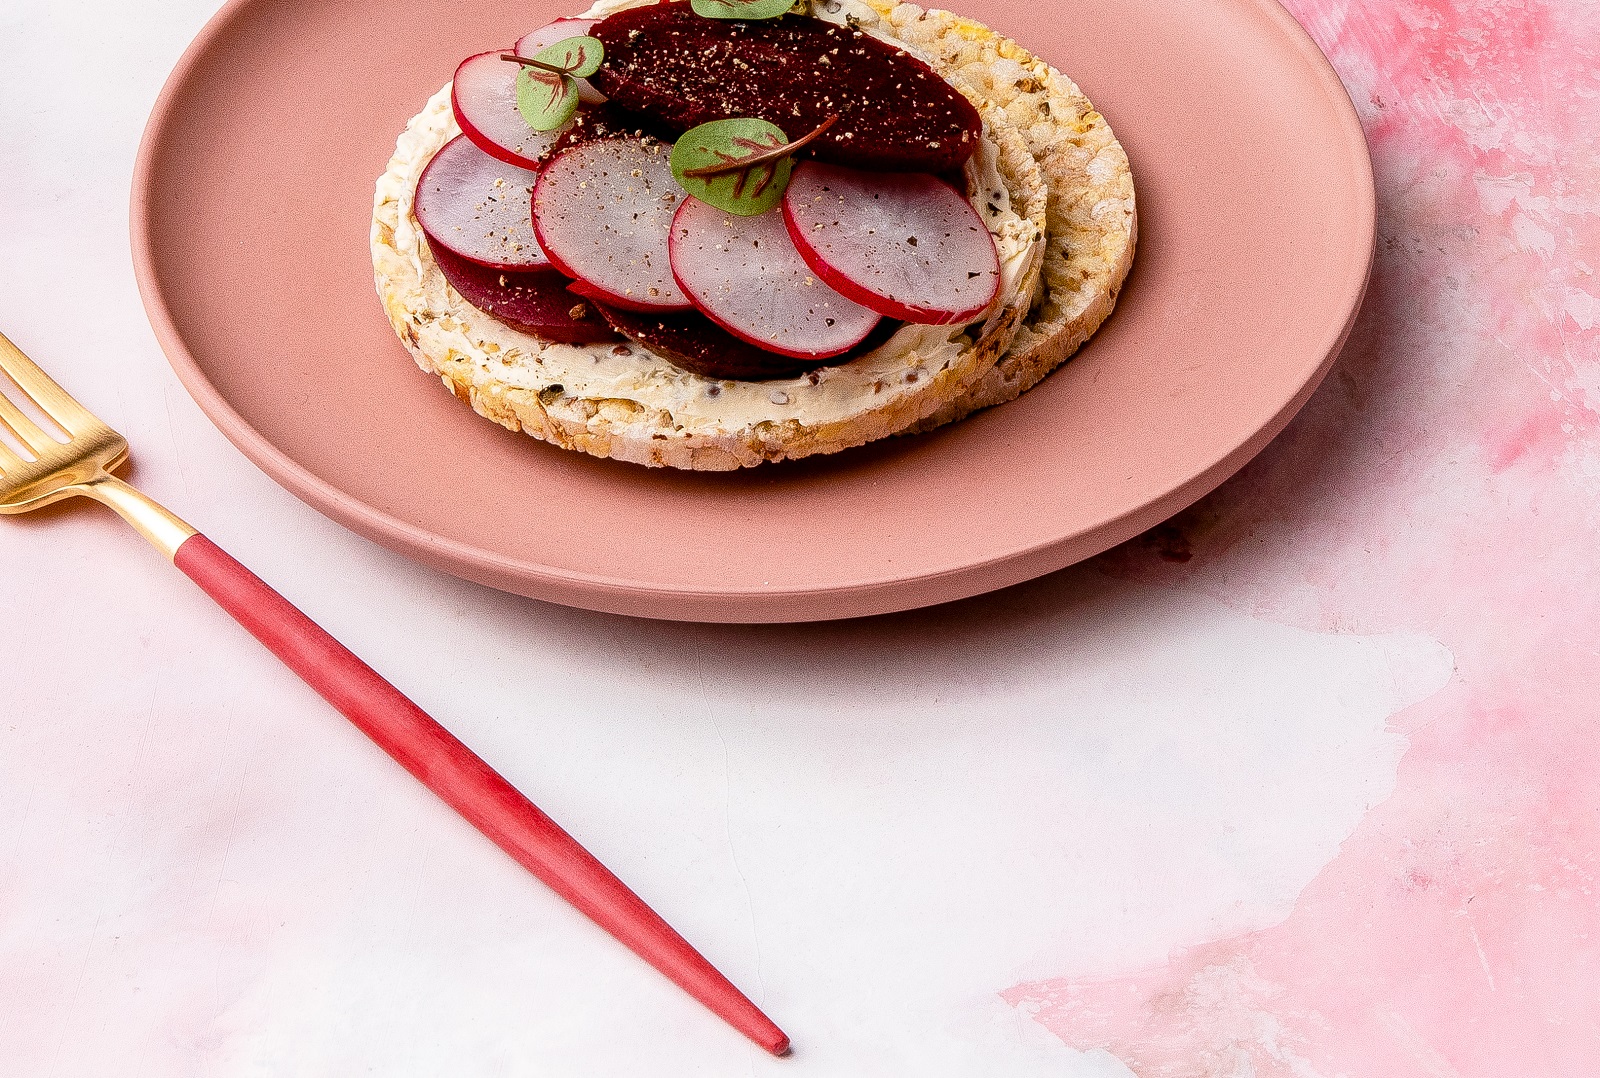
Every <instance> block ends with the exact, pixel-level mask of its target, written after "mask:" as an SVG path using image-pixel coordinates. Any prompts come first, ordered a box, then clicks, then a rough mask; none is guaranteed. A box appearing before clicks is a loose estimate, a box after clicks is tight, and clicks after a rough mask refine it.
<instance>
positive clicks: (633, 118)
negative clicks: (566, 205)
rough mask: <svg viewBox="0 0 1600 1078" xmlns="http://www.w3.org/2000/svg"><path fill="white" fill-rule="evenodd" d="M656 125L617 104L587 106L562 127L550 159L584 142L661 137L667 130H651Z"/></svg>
mask: <svg viewBox="0 0 1600 1078" xmlns="http://www.w3.org/2000/svg"><path fill="white" fill-rule="evenodd" d="M653 126H654V125H651V124H649V123H648V121H647V120H646V119H645V117H643V116H640V115H639V114H638V113H637V112H628V111H627V110H625V109H620V108H618V107H617V106H615V105H585V106H584V107H582V108H580V109H579V110H578V111H577V113H576V114H575V115H574V116H573V117H572V122H571V123H570V124H568V125H567V126H566V127H564V128H562V130H561V135H560V137H559V138H557V139H556V144H555V146H554V148H552V149H551V151H550V156H551V157H554V156H555V155H556V154H558V153H561V152H562V151H564V150H570V149H572V148H573V147H574V146H582V145H583V144H584V143H585V142H599V141H600V140H601V139H608V138H635V139H636V138H644V137H645V136H646V135H651V136H655V137H660V136H661V135H663V134H667V132H666V131H663V130H660V129H652V128H653ZM668 141H670V139H669V140H668Z"/></svg>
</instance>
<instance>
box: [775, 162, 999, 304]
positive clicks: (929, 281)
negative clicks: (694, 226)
mask: <svg viewBox="0 0 1600 1078" xmlns="http://www.w3.org/2000/svg"><path fill="white" fill-rule="evenodd" d="M783 218H784V222H785V223H786V224H787V225H788V226H789V235H790V237H791V238H793V240H794V243H795V246H796V247H798V248H799V250H800V254H801V256H802V257H804V259H805V261H806V264H807V265H809V266H810V267H811V268H812V269H813V270H814V271H816V274H817V276H818V277H821V278H822V279H823V280H824V281H827V282H828V283H829V284H830V285H832V286H833V287H834V288H837V289H838V290H839V291H840V292H841V293H843V294H844V295H846V296H848V297H850V298H851V299H853V300H855V301H856V302H857V303H861V304H865V305H866V306H868V307H871V308H872V309H873V310H875V311H877V312H878V313H879V314H883V315H887V316H888V317H890V318H898V319H901V320H902V321H906V322H920V323H922V324H924V325H936V326H937V325H946V324H950V323H955V322H967V321H971V320H972V319H974V318H976V317H977V316H978V315H980V314H982V313H983V312H984V310H985V308H987V307H988V306H989V304H990V303H992V302H994V297H995V293H996V292H998V291H999V288H1000V259H999V256H998V255H997V254H996V253H995V246H994V238H993V237H991V236H990V235H989V230H988V229H987V228H986V227H984V223H983V219H982V218H980V217H979V216H978V211H977V210H975V209H973V208H972V204H971V203H970V202H968V201H967V200H966V199H965V198H963V197H962V196H961V195H960V194H959V193H957V192H956V190H955V189H954V188H952V187H951V186H950V185H949V184H948V183H945V182H944V181H942V180H940V179H938V178H937V177H935V176H930V175H928V174H926V173H914V172H898V173H887V172H861V171H858V170H857V169H853V168H842V167H840V166H838V165H828V164H823V163H822V162H819V161H804V162H802V163H800V164H799V165H796V166H795V170H794V173H793V175H792V176H791V177H790V179H789V188H788V190H786V191H785V192H784V193H783Z"/></svg>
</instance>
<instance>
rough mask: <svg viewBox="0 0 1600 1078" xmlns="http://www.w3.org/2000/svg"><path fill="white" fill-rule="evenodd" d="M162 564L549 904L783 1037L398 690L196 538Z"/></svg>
mask: <svg viewBox="0 0 1600 1078" xmlns="http://www.w3.org/2000/svg"><path fill="white" fill-rule="evenodd" d="M173 562H174V564H176V565H177V566H178V568H180V569H182V570H183V571H184V572H185V573H186V574H188V576H189V578H190V579H191V580H193V581H194V582H195V583H196V584H199V585H200V587H201V588H203V589H205V592H206V594H208V595H210V596H211V597H212V598H213V599H215V600H216V601H217V604H218V605H219V606H221V607H222V608H223V609H224V610H226V611H227V612H228V613H229V614H232V615H233V617H234V619H235V620H236V621H238V622H239V624H240V625H243V626H244V627H245V628H246V629H248V630H250V632H251V633H252V634H253V635H254V636H255V637H256V639H257V640H260V641H261V642H262V643H263V644H265V645H266V646H267V647H268V649H270V650H271V651H272V653H273V654H274V655H276V656H277V657H278V658H280V659H282V660H283V661H284V663H285V664H286V665H287V666H288V667H289V669H291V670H293V671H294V672H295V673H297V674H299V675H300V676H301V677H302V678H304V679H305V682H306V684H308V685H310V686H311V687H312V688H313V689H315V690H317V692H319V693H320V694H322V697H323V699H325V700H327V701H328V702H329V703H330V704H332V705H333V706H334V707H336V708H338V710H339V712H340V714H342V715H344V717H345V718H347V719H349V720H350V721H351V722H353V723H355V725H356V727H357V728H358V729H359V730H360V731H361V732H362V733H364V734H366V735H367V736H368V737H370V738H371V739H372V740H373V741H375V742H377V744H378V746H379V747H380V748H382V749H383V751H384V752H387V753H388V754H389V755H390V756H392V757H394V758H395V760H396V761H398V762H399V764H400V766H402V767H404V768H405V769H406V770H407V771H409V772H411V773H412V774H413V775H415V776H416V777H417V779H418V780H419V781H421V782H422V784H423V785H424V786H426V787H427V788H428V789H430V790H432V791H433V792H434V793H436V794H438V795H439V797H440V798H441V799H443V800H444V802H445V804H447V805H449V806H450V807H451V808H453V809H455V810H456V811H457V812H458V813H460V814H461V815H462V816H464V817H466V818H467V820H468V821H470V822H471V823H472V825H473V826H474V827H476V828H477V829H478V830H479V831H482V832H483V833H484V834H485V835H488V836H489V837H490V838H491V839H493V840H494V841H495V843H496V845H498V846H499V847H500V848H501V849H503V850H505V851H506V852H507V853H509V854H510V855H511V856H512V857H514V858H516V859H517V860H518V861H519V862H521V863H522V865H523V866H524V867H526V868H527V869H528V871H530V872H532V873H533V874H534V875H535V876H537V877H539V878H540V879H541V880H543V881H544V882H545V883H546V884H548V885H549V886H550V888H551V889H552V890H554V891H555V892H556V893H557V894H558V895H560V896H561V897H562V898H564V899H566V900H567V901H568V902H570V903H572V905H573V906H575V907H577V909H578V910H579V911H581V912H582V913H583V914H584V915H585V916H587V917H588V918H590V919H591V920H593V921H594V922H595V923H596V924H598V925H600V927H602V928H604V929H605V930H606V931H607V932H609V933H611V934H612V935H613V936H615V937H616V938H617V939H618V940H620V941H622V943H624V944H626V945H627V946H628V947H629V948H630V949H631V950H633V951H634V952H635V953H636V954H638V955H639V956H640V957H641V958H643V959H644V960H645V961H646V962H649V963H650V964H651V965H652V966H654V967H655V968H656V969H658V970H660V971H661V972H662V973H664V974H666V975H667V976H668V977H669V978H671V979H672V981H673V982H674V983H676V984H677V985H679V986H680V987H681V988H683V990H684V991H686V992H688V993H689V994H690V995H691V996H693V997H694V998H695V999H698V1000H699V1001H700V1002H701V1003H703V1004H705V1005H706V1006H707V1007H709V1008H710V1009H711V1010H712V1011H713V1012H715V1013H716V1014H718V1015H720V1016H721V1017H722V1018H723V1019H725V1020H726V1021H727V1022H728V1023H729V1024H730V1025H732V1026H734V1028H736V1029H738V1030H739V1031H740V1032H741V1033H743V1034H744V1035H745V1036H747V1037H749V1038H750V1039H751V1040H753V1041H755V1042H756V1043H757V1044H759V1045H760V1046H761V1047H763V1048H765V1049H766V1050H767V1051H769V1052H772V1053H773V1054H775V1055H782V1054H783V1053H784V1052H786V1051H787V1050H788V1047H789V1038H788V1037H787V1036H786V1035H785V1034H784V1032H783V1031H782V1030H781V1029H779V1028H778V1027H777V1026H776V1025H774V1024H773V1022H772V1020H771V1019H770V1018H768V1017H767V1016H766V1015H764V1014H762V1013H761V1011H760V1010H759V1009H758V1008H757V1007H756V1005H755V1004H754V1003H752V1002H750V1000H749V999H747V998H746V997H745V996H744V994H743V993H741V992H740V991H739V990H738V989H737V988H735V987H734V986H733V985H732V984H731V983H730V982H729V981H728V979H727V978H726V977H724V976H723V975H722V974H720V973H718V972H717V970H716V969H715V968H714V967H713V966H712V965H711V963H709V962H707V961H706V960H705V958H704V957H703V956H701V955H700V953H699V952H698V951H696V950H695V949H694V948H693V947H691V946H689V944H688V942H687V941H686V940H684V938H683V937H682V936H680V935H678V933H677V932H676V931H675V930H674V929H673V928H672V926H671V925H669V924H667V923H666V922H665V921H663V920H662V919H661V917H660V916H659V915H657V914H656V912H655V911H654V910H652V909H651V908H650V907H649V906H646V905H645V904H644V902H643V901H642V900H641V899H640V898H639V896H638V895H636V894H634V893H633V892H632V891H630V890H629V889H628V887H627V886H626V885H625V884H624V883H623V882H622V881H621V880H619V879H617V877H616V876H614V875H613V874H612V873H611V871H610V870H609V869H607V868H606V867H605V866H604V865H602V864H601V863H600V862H599V861H597V860H596V859H595V858H594V856H593V855H592V854H590V853H589V851H587V850H585V849H584V848H583V847H582V846H580V845H578V843H577V842H576V841H575V840H574V839H573V838H572V836H570V835H568V834H567V833H566V832H565V831H563V830H562V829H561V828H560V827H559V826H557V825H556V823H555V821H554V820H552V819H550V817H548V816H546V815H545V814H544V813H543V812H541V811H539V809H538V808H537V807H535V806H534V804H533V803H532V802H530V801H529V800H528V799H527V798H525V797H523V796H522V794H520V793H518V792H517V789H516V787H514V786H512V785H511V784H510V783H509V782H507V781H506V780H505V779H503V778H501V777H500V776H499V775H498V774H496V773H495V771H494V770H493V769H492V768H490V767H489V765H488V764H486V763H484V762H483V761H482V760H481V759H479V758H478V756H477V755H476V754H475V753H473V751H472V750H471V749H469V748H467V747H466V746H465V745H463V744H462V743H461V742H460V741H458V740H456V738H455V736H454V735H452V734H451V733H450V731H448V730H446V729H445V728H444V727H443V726H440V725H439V724H438V723H437V722H435V721H434V720H433V719H432V718H430V717H429V716H428V714H427V713H426V712H424V711H423V710H422V709H421V708H419V707H418V706H417V705H416V704H414V703H412V702H411V701H410V700H409V699H407V698H406V697H405V696H404V695H403V694H402V693H401V692H400V690H398V689H396V688H395V687H394V686H393V685H390V684H389V683H388V682H387V681H385V680H384V679H383V678H381V677H379V676H378V674H377V672H376V671H374V670H373V669H372V668H371V667H370V666H368V665H367V664H366V663H364V662H362V661H361V660H360V659H358V658H356V656H355V655H354V654H353V653H352V652H351V651H350V650H349V649H348V648H346V647H345V646H344V645H343V644H340V643H339V642H338V641H337V640H335V639H334V638H333V637H331V636H329V635H328V634H327V633H326V632H325V631H323V629H322V627H321V626H319V625H318V624H317V623H316V622H314V621H312V620H311V619H310V618H308V617H306V616H305V615H304V614H303V613H301V612H300V611H299V609H297V608H296V607H295V606H294V605H293V604H291V603H290V602H289V601H288V600H287V599H285V598H284V597H283V596H281V595H279V594H278V593H277V592H275V591H273V590H272V589H271V588H269V587H268V586H267V585H266V584H264V583H262V581H261V580H260V578H258V577H257V576H256V575H255V574H254V573H252V572H251V571H250V570H248V569H246V568H245V567H244V566H243V565H240V564H239V563H238V562H237V561H235V560H234V559H233V558H232V557H231V556H230V555H229V554H228V553H227V552H226V551H224V550H223V549H222V548H221V547H219V546H217V545H216V544H215V543H213V542H212V541H211V540H209V539H207V538H206V537H205V536H203V535H194V536H191V537H190V538H189V539H188V540H187V541H185V542H184V544H183V545H182V546H180V547H179V548H178V552H177V554H176V555H175V556H174V557H173Z"/></svg>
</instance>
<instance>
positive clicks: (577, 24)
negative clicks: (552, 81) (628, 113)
mask: <svg viewBox="0 0 1600 1078" xmlns="http://www.w3.org/2000/svg"><path fill="white" fill-rule="evenodd" d="M599 21H600V20H599V19H557V20H556V21H555V22H552V23H547V24H546V25H544V26H541V27H539V29H537V30H535V31H533V32H532V33H530V34H524V35H522V37H520V38H518V39H517V48H516V53H517V55H518V56H534V55H536V54H537V53H538V51H539V50H540V49H542V48H545V47H546V46H548V45H554V44H555V43H556V42H558V41H565V40H566V39H567V38H569V37H587V36H588V34H589V31H590V30H591V29H593V28H594V25H595V24H596V23H598V22H599ZM578 100H579V101H583V102H585V103H587V104H590V105H599V104H601V103H603V102H604V101H605V100H606V95H605V94H603V93H601V92H600V91H599V90H596V89H595V88H594V87H593V86H590V85H589V80H588V79H579V80H578Z"/></svg>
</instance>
